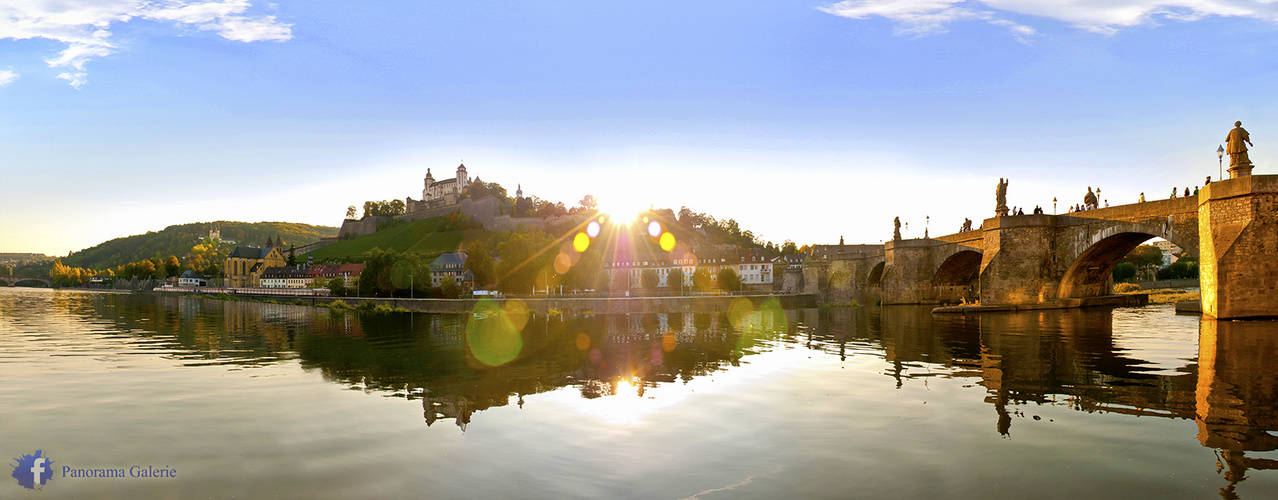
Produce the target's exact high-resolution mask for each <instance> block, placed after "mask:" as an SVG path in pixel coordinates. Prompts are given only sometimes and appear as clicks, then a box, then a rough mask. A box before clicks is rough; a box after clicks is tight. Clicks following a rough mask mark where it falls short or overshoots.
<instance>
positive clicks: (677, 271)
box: [666, 267, 683, 291]
mask: <svg viewBox="0 0 1278 500" xmlns="http://www.w3.org/2000/svg"><path fill="white" fill-rule="evenodd" d="M666 287H668V288H670V289H671V290H680V291H682V290H683V268H681V267H676V268H674V269H671V270H670V274H667V275H666Z"/></svg>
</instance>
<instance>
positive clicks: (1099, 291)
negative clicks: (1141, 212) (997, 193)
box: [1057, 222, 1198, 298]
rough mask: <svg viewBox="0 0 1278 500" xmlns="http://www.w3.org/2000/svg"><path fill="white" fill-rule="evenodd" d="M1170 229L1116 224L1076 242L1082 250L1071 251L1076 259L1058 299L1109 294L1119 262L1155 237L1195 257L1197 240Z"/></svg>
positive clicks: (1147, 225)
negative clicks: (1187, 238) (1189, 238)
mask: <svg viewBox="0 0 1278 500" xmlns="http://www.w3.org/2000/svg"><path fill="white" fill-rule="evenodd" d="M1170 228H1171V223H1170V222H1169V223H1168V224H1166V225H1164V226H1163V227H1157V226H1152V225H1149V224H1136V223H1126V224H1116V225H1113V226H1110V227H1106V228H1104V229H1102V230H1100V231H1095V232H1092V233H1090V234H1088V235H1087V236H1086V238H1085V239H1082V240H1080V241H1076V242H1074V245H1073V247H1074V249H1081V251H1077V253H1075V252H1070V253H1071V254H1074V255H1076V256H1075V257H1074V258H1073V259H1070V260H1069V262H1070V264H1069V267H1067V268H1066V269H1065V274H1064V275H1063V276H1061V283H1060V288H1059V291H1058V293H1057V296H1058V297H1061V298H1076V297H1096V296H1100V295H1108V294H1109V293H1110V289H1111V287H1112V285H1113V273H1114V267H1115V266H1117V265H1118V261H1119V260H1122V258H1123V257H1126V256H1127V254H1128V253H1131V251H1132V250H1135V249H1136V247H1138V246H1140V245H1141V244H1142V243H1145V242H1146V241H1149V240H1150V239H1153V238H1156V237H1159V238H1163V239H1166V240H1168V241H1170V242H1172V243H1174V244H1176V246H1179V247H1181V248H1183V249H1185V250H1186V251H1188V252H1189V253H1190V254H1192V255H1194V256H1195V257H1196V256H1197V255H1198V245H1197V241H1193V242H1189V241H1183V240H1182V239H1181V238H1180V237H1179V235H1176V234H1174V233H1173V232H1172V231H1171V230H1170Z"/></svg>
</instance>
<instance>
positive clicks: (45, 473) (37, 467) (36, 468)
mask: <svg viewBox="0 0 1278 500" xmlns="http://www.w3.org/2000/svg"><path fill="white" fill-rule="evenodd" d="M43 455H44V451H43V450H36V452H35V455H23V456H21V457H18V458H16V459H15V460H17V461H18V465H15V466H14V467H13V478H14V479H17V480H18V484H20V485H22V486H23V487H24V488H27V489H35V488H37V487H41V486H44V483H47V482H49V480H50V479H53V467H50V466H51V465H53V461H52V460H49V458H48V457H45V456H43Z"/></svg>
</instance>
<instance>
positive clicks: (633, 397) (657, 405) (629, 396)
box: [548, 377, 691, 425]
mask: <svg viewBox="0 0 1278 500" xmlns="http://www.w3.org/2000/svg"><path fill="white" fill-rule="evenodd" d="M592 382H593V383H596V384H601V385H604V386H605V387H609V390H611V386H612V384H610V383H605V382H602V381H587V382H586V383H588V384H589V383H592ZM614 382H615V384H616V385H615V387H616V393H615V394H609V393H606V392H605V393H604V394H603V395H602V396H599V397H596V398H585V397H582V395H581V390H580V388H577V387H574V388H565V390H561V391H557V392H555V393H553V394H551V395H548V396H549V399H551V400H553V401H554V402H556V403H558V404H561V405H563V406H564V407H566V408H568V409H570V410H572V411H574V412H576V413H578V414H581V415H587V416H591V417H595V418H597V419H599V420H600V421H602V422H604V423H608V424H613V425H638V424H642V423H643V422H644V420H645V419H646V418H647V417H648V416H650V415H653V414H655V413H657V412H660V411H661V410H663V409H665V408H666V407H669V406H672V405H676V404H679V403H680V402H682V401H683V400H685V399H687V397H688V396H689V394H690V393H691V391H689V390H688V389H687V388H685V387H682V386H678V385H676V386H671V385H669V384H662V385H661V386H660V387H642V384H643V381H642V380H640V379H639V378H637V377H623V378H620V379H617V380H615V381H614ZM640 392H642V393H643V395H640ZM657 393H660V394H659V395H658V394H657Z"/></svg>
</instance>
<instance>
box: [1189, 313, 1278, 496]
mask: <svg viewBox="0 0 1278 500" xmlns="http://www.w3.org/2000/svg"><path fill="white" fill-rule="evenodd" d="M1275 334H1278V331H1275V328H1274V324H1273V323H1268V322H1263V323H1262V322H1226V321H1211V320H1205V321H1203V322H1202V328H1201V330H1200V337H1199V344H1198V345H1199V347H1198V363H1199V371H1198V373H1199V377H1198V387H1197V399H1196V403H1197V411H1196V412H1195V420H1197V422H1198V441H1199V442H1200V443H1202V444H1203V446H1206V447H1208V448H1215V449H1217V450H1220V453H1219V456H1220V460H1218V461H1217V462H1216V470H1217V472H1221V473H1222V474H1223V475H1224V477H1225V480H1226V481H1228V482H1229V484H1228V486H1226V487H1224V488H1221V490H1220V493H1221V497H1222V498H1227V499H1232V498H1238V495H1237V493H1236V492H1235V488H1236V486H1237V484H1238V483H1239V482H1241V481H1243V480H1245V479H1247V475H1246V474H1247V470H1248V469H1254V470H1273V469H1278V460H1273V459H1268V458H1253V457H1248V456H1247V455H1246V454H1247V453H1248V452H1268V451H1274V450H1278V437H1275V436H1274V435H1273V434H1270V432H1272V431H1274V430H1276V429H1278V417H1276V416H1275V410H1278V377H1275V375H1274V373H1275V366H1274V362H1275V360H1278V338H1276V337H1275ZM1222 462H1223V463H1222Z"/></svg>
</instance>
